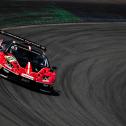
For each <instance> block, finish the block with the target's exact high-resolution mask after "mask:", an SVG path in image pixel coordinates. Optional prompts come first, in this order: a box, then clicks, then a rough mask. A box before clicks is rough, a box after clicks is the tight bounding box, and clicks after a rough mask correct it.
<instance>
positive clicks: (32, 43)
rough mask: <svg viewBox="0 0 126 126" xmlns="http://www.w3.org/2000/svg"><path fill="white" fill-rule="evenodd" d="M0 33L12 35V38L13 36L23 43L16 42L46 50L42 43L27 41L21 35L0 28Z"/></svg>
mask: <svg viewBox="0 0 126 126" xmlns="http://www.w3.org/2000/svg"><path fill="white" fill-rule="evenodd" d="M0 34H2V35H5V36H8V37H12V38H14V39H16V40H19V41H22V42H23V43H18V44H20V45H22V44H25V45H29V46H35V47H38V48H39V49H41V50H42V51H43V52H45V51H46V47H44V46H42V45H39V44H37V43H35V42H32V41H29V40H27V39H24V38H22V37H19V36H17V35H14V34H12V33H9V32H7V31H3V30H0Z"/></svg>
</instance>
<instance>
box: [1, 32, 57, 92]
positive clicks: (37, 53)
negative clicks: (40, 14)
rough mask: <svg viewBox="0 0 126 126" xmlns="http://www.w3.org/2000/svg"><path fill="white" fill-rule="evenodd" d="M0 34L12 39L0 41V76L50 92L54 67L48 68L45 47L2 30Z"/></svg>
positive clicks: (54, 73) (54, 72) (52, 84)
mask: <svg viewBox="0 0 126 126" xmlns="http://www.w3.org/2000/svg"><path fill="white" fill-rule="evenodd" d="M0 34H1V35H2V36H6V37H10V38H12V39H11V40H10V39H9V40H5V39H0V76H1V77H3V78H7V79H11V80H14V81H18V82H19V81H21V82H22V83H29V84H34V86H37V87H38V88H39V89H40V90H41V91H45V92H52V91H53V90H54V88H53V87H54V83H55V80H56V67H51V66H50V64H49V61H48V58H47V57H46V55H45V51H46V47H44V46H42V45H39V44H37V43H35V42H32V41H29V40H27V39H24V38H22V37H19V36H17V35H14V34H12V33H9V32H6V31H3V30H0ZM4 38H5V37H4Z"/></svg>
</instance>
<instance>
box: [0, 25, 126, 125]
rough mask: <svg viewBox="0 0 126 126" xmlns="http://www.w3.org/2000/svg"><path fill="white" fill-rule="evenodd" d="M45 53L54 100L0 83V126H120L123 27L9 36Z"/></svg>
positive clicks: (124, 103)
mask: <svg viewBox="0 0 126 126" xmlns="http://www.w3.org/2000/svg"><path fill="white" fill-rule="evenodd" d="M8 31H11V32H12V33H15V34H18V35H21V36H23V37H25V38H28V39H30V40H34V41H35V40H37V41H39V42H41V44H43V45H46V46H47V48H48V51H47V56H48V57H49V59H50V62H51V64H53V65H56V66H58V70H57V74H58V75H57V81H56V88H57V89H59V90H60V93H59V96H53V95H45V94H42V93H38V92H36V91H31V90H29V89H26V88H24V87H22V86H19V85H16V84H13V83H11V82H9V81H7V80H3V79H1V80H0V126H125V125H126V23H105V24H80V25H66V26H65V25H64V26H62V25H61V26H60V25H58V26H36V27H33V28H32V27H31V28H28V27H24V28H19V29H12V30H8Z"/></svg>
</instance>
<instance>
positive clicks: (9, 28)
mask: <svg viewBox="0 0 126 126" xmlns="http://www.w3.org/2000/svg"><path fill="white" fill-rule="evenodd" d="M120 23H121V24H126V22H82V23H62V24H41V25H26V26H15V27H7V28H2V29H1V30H16V29H24V28H34V27H42V26H43V27H44V26H45V27H47V26H67V25H84V24H120Z"/></svg>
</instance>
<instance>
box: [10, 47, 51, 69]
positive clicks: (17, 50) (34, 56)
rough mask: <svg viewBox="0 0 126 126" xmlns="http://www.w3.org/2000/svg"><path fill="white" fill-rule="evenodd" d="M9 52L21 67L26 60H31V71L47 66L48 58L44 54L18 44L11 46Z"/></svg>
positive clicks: (25, 63) (24, 64)
mask: <svg viewBox="0 0 126 126" xmlns="http://www.w3.org/2000/svg"><path fill="white" fill-rule="evenodd" d="M10 52H11V53H12V54H13V55H14V56H15V58H16V59H17V60H18V62H19V64H20V65H21V66H22V67H25V66H26V65H27V63H28V62H31V64H32V68H33V71H39V70H40V69H41V68H43V67H49V63H48V59H47V57H46V56H45V55H42V54H39V53H37V52H33V51H29V50H27V49H24V48H22V47H19V46H12V47H11V48H10Z"/></svg>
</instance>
